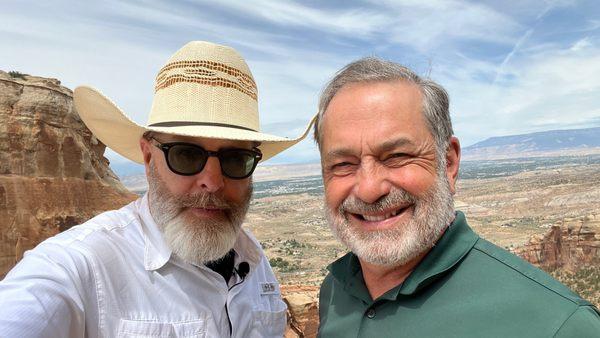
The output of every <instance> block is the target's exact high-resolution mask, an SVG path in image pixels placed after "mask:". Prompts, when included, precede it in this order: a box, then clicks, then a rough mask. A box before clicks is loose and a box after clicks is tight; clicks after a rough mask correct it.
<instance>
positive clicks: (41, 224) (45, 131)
mask: <svg viewBox="0 0 600 338" xmlns="http://www.w3.org/2000/svg"><path fill="white" fill-rule="evenodd" d="M104 150H105V146H104V144H102V143H101V142H100V141H98V140H97V139H96V138H95V137H94V136H93V135H92V134H91V132H90V131H89V130H88V129H87V128H86V126H85V125H84V124H83V122H82V121H81V120H80V119H79V115H78V114H77V112H76V111H75V108H74V106H73V96H72V92H71V90H69V89H68V88H65V87H63V86H61V85H60V81H58V80H56V79H47V78H41V77H34V76H28V75H22V74H18V73H12V74H8V73H5V72H2V71H0V279H1V278H3V277H4V275H5V274H6V272H8V270H10V268H12V266H14V264H15V262H17V261H18V260H19V259H20V258H21V256H22V254H23V252H24V251H25V250H28V249H31V248H33V247H34V246H35V245H37V244H38V243H39V242H41V241H43V240H44V239H46V238H48V237H50V236H52V235H54V234H56V233H58V232H60V231H63V230H65V229H68V228H69V227H71V226H73V225H76V224H79V223H81V222H83V221H85V220H87V219H88V218H90V217H92V216H94V215H96V214H98V213H100V212H102V211H105V210H110V209H115V208H119V207H121V206H122V205H124V204H126V203H128V202H130V201H132V200H134V199H135V198H136V195H134V194H132V193H130V192H129V191H127V190H126V189H125V187H123V185H121V183H120V182H119V180H118V178H117V177H116V175H115V174H114V173H113V172H112V171H111V170H110V168H109V166H108V164H109V163H108V160H107V159H106V158H105V157H104Z"/></svg>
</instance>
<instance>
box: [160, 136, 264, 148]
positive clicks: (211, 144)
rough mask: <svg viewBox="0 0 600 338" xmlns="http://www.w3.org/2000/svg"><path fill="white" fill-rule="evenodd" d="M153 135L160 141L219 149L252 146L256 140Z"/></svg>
mask: <svg viewBox="0 0 600 338" xmlns="http://www.w3.org/2000/svg"><path fill="white" fill-rule="evenodd" d="M153 137H154V138H155V139H157V140H158V141H160V142H162V143H169V142H185V143H192V144H196V145H199V146H201V147H203V148H206V149H221V148H248V149H250V148H252V147H253V146H255V144H256V142H252V141H240V140H228V139H219V138H206V137H193V136H183V135H172V134H163V133H154V134H153Z"/></svg>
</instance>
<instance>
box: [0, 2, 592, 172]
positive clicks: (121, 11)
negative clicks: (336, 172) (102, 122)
mask: <svg viewBox="0 0 600 338" xmlns="http://www.w3.org/2000/svg"><path fill="white" fill-rule="evenodd" d="M191 40H208V41H212V42H216V43H220V44H225V45H229V46H232V47H234V48H236V49H237V50H238V51H239V52H240V53H241V54H242V55H243V56H244V57H245V58H246V59H247V62H248V64H249V66H250V68H251V70H252V72H253V74H254V77H255V79H256V82H257V84H258V88H259V109H260V111H261V126H262V129H263V131H266V132H269V133H273V134H278V135H284V136H295V135H297V134H299V133H300V131H301V129H302V126H303V125H304V124H305V123H306V122H307V121H308V120H309V118H310V117H311V116H312V115H313V114H314V113H315V112H316V106H317V100H318V95H319V93H320V91H321V89H322V88H323V85H324V84H325V82H326V81H327V80H328V79H329V78H330V77H331V76H332V75H333V74H334V73H335V72H336V71H337V70H338V69H339V68H341V67H342V66H344V65H345V64H347V63H348V62H350V61H352V60H355V59H357V58H360V57H363V56H370V55H376V56H380V57H383V58H386V59H391V60H394V61H397V62H400V63H402V64H404V65H407V66H409V67H410V68H412V69H414V70H415V71H417V72H418V73H419V74H421V75H424V76H429V77H431V78H432V79H434V80H436V81H437V82H439V83H440V84H442V85H443V86H444V87H445V88H446V89H447V90H448V92H449V93H450V98H451V114H452V119H453V123H454V128H455V133H456V135H457V136H458V137H459V139H461V142H462V144H463V146H468V145H470V144H473V143H475V142H477V141H481V140H483V139H486V138H488V137H491V136H502V135H510V134H518V133H528V132H535V131H542V130H551V129H569V128H586V127H596V126H600V2H599V1H567V0H565V1H527V0H522V1H462V0H450V1H442V0H406V1H391V0H387V1H386V0H383V1H371V0H364V1H287V0H280V1H265V0H259V1H234V0H223V1H197V0H188V1H173V0H171V1H117V0H108V1H60V0H58V1H44V2H42V1H31V0H9V1H5V2H4V3H3V5H2V11H1V12H0V41H1V42H2V44H1V47H0V69H2V70H5V71H10V70H17V71H20V72H23V73H28V74H32V75H39V76H46V77H54V78H58V79H60V80H61V81H62V82H63V84H64V85H65V86H67V87H69V88H74V87H75V86H77V85H81V84H88V85H92V86H94V87H96V88H98V89H100V90H101V91H102V92H104V93H105V94H106V95H107V96H109V97H110V98H112V99H113V101H115V102H116V103H117V104H118V105H119V106H120V107H121V108H123V109H124V110H125V112H127V113H128V114H129V115H130V116H131V117H132V118H133V119H134V120H135V121H137V122H138V123H140V124H145V122H146V114H147V112H148V111H149V109H150V105H151V100H152V92H153V81H154V77H155V75H156V72H157V71H158V69H160V68H161V66H162V65H163V64H164V63H165V61H166V60H167V59H168V58H169V56H170V55H171V54H172V53H173V52H175V51H176V50H177V49H179V48H180V47H181V46H183V45H184V44H185V43H186V42H188V41H191ZM107 157H108V158H109V159H110V160H111V162H112V163H113V164H115V165H117V166H118V165H119V164H123V163H124V162H125V161H126V160H125V159H123V158H121V157H119V156H118V155H116V154H115V153H113V152H111V151H107ZM317 160H318V153H317V151H316V148H315V146H314V145H313V142H312V140H307V141H304V142H302V143H301V144H299V145H297V146H296V147H295V148H293V149H292V150H290V151H287V152H284V153H282V154H280V155H278V156H277V157H275V158H274V159H273V160H270V161H269V162H267V163H272V164H276V163H297V162H314V161H317Z"/></svg>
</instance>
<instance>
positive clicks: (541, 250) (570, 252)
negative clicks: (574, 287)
mask: <svg viewBox="0 0 600 338" xmlns="http://www.w3.org/2000/svg"><path fill="white" fill-rule="evenodd" d="M598 229H600V217H599V216H596V215H590V216H585V217H580V218H578V219H565V220H563V221H562V222H559V223H557V224H555V225H553V226H551V227H550V229H549V230H548V232H547V233H546V234H545V235H543V236H534V237H532V238H531V239H530V240H529V242H528V243H527V244H525V245H523V246H522V247H519V248H516V249H515V250H513V251H514V252H515V253H516V254H517V255H519V256H521V257H523V258H524V259H526V260H527V261H529V262H531V263H532V264H534V265H537V266H539V267H541V268H543V269H544V270H547V271H552V270H555V269H564V270H568V271H575V270H577V269H579V268H582V267H584V266H594V265H597V264H598V263H599V262H600V233H599V232H598Z"/></svg>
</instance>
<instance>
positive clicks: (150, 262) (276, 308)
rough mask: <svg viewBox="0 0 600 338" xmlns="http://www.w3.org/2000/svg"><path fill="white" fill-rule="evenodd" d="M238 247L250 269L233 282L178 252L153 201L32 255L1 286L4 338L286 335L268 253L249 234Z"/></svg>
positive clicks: (109, 215)
mask: <svg viewBox="0 0 600 338" xmlns="http://www.w3.org/2000/svg"><path fill="white" fill-rule="evenodd" d="M234 250H235V251H236V255H235V266H236V267H237V266H239V263H240V262H247V263H248V264H249V266H250V272H249V273H248V275H247V276H246V277H245V279H244V280H243V281H242V279H241V278H240V276H238V275H236V274H234V275H233V276H232V277H231V279H230V281H229V285H227V284H226V283H225V280H224V278H223V277H222V276H221V275H219V274H218V273H216V272H214V271H212V270H210V269H209V268H207V267H205V266H195V265H192V264H189V263H187V262H184V261H183V260H181V259H180V258H178V257H177V256H176V255H171V250H170V249H169V247H168V246H167V244H166V242H165V241H164V239H163V236H162V234H161V232H160V231H159V229H158V227H157V225H156V223H155V222H154V219H153V218H152V216H151V215H150V211H149V208H148V197H147V195H146V196H144V197H143V198H141V199H138V200H137V201H135V202H132V203H131V204H129V205H127V206H125V207H123V208H122V209H119V210H114V211H109V212H105V213H103V214H100V215H98V216H96V217H94V218H92V219H91V220H89V221H87V222H86V223H84V224H82V225H79V226H76V227H73V228H71V229H69V230H67V231H65V232H63V233H60V234H58V235H57V236H54V237H52V238H49V239H47V240H46V241H44V242H42V243H41V244H40V245H38V246H37V247H36V248H35V249H33V250H31V251H29V252H27V253H26V254H25V257H24V258H23V259H22V260H21V262H20V263H19V264H17V266H15V267H14V268H13V269H12V270H11V271H10V272H9V273H8V275H7V276H6V277H5V278H4V280H3V281H1V282H0V337H229V336H230V334H229V332H230V323H231V329H232V334H231V336H232V337H282V336H283V333H284V330H285V325H286V315H285V313H286V305H285V303H284V302H283V301H282V300H281V295H280V292H279V284H278V283H277V281H276V279H275V276H274V275H273V271H272V270H271V267H270V266H269V263H268V261H267V259H266V257H265V255H264V253H263V251H262V249H261V248H260V246H259V244H258V243H257V241H256V239H254V238H253V237H251V235H250V234H249V233H247V232H246V231H244V230H242V231H240V235H239V236H238V239H237V241H236V244H235V246H234ZM240 282H241V283H240ZM237 283H240V284H238V285H235V284H237ZM234 285H235V286H234Z"/></svg>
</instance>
